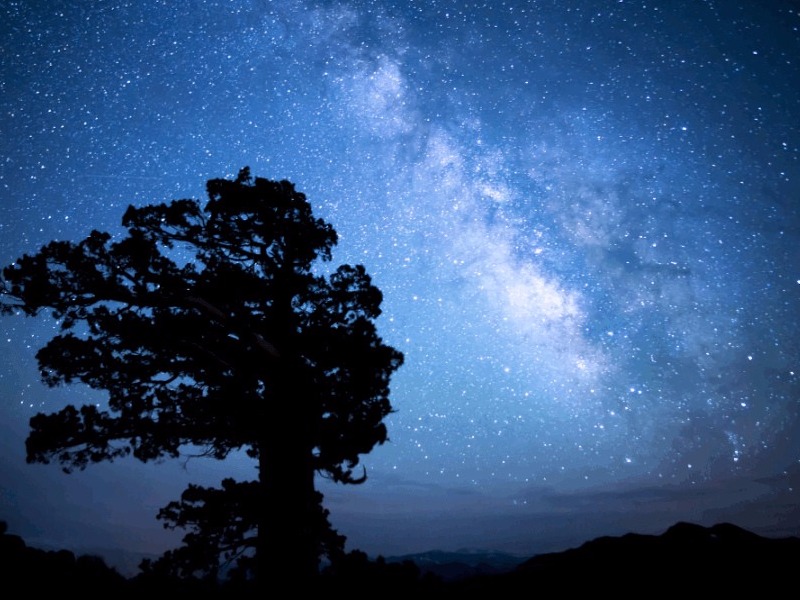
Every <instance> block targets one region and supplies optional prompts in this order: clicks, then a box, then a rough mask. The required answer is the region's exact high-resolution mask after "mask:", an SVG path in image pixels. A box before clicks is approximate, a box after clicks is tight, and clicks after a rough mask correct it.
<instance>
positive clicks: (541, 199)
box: [0, 0, 800, 562]
mask: <svg viewBox="0 0 800 600" xmlns="http://www.w3.org/2000/svg"><path fill="white" fill-rule="evenodd" d="M0 52H2V55H1V56H2V60H0V190H2V199H1V200H0V207H1V208H2V211H1V212H0V262H1V263H2V264H3V265H5V264H9V263H11V262H12V261H13V260H14V259H16V258H17V257H18V256H20V255H21V254H22V253H26V252H27V253H31V252H35V251H36V250H37V249H38V248H39V247H40V246H41V245H42V244H44V243H46V242H48V241H50V240H53V239H70V240H75V241H77V240H79V239H82V238H83V237H84V236H86V235H87V234H88V233H89V231H91V230H92V229H100V230H107V231H110V232H112V233H115V234H120V233H121V231H122V230H121V227H120V220H121V216H122V213H123V212H124V210H125V208H126V207H127V206H128V205H129V204H131V203H132V204H136V205H143V204H147V203H150V202H162V201H168V200H171V199H176V198H198V199H203V197H204V190H205V182H206V180H208V179H211V178H217V177H233V176H235V175H236V173H237V172H238V171H239V169H240V168H242V167H244V166H246V165H249V166H250V167H251V170H252V172H253V174H254V175H256V176H260V177H266V178H269V179H289V180H291V181H293V182H294V183H295V184H296V186H297V188H298V189H299V190H301V191H303V192H304V193H306V194H307V196H308V198H309V201H310V202H311V204H312V206H313V208H314V211H315V214H316V215H317V216H320V217H322V218H324V219H325V220H327V221H329V222H330V223H331V224H333V226H334V227H335V229H336V230H337V231H338V233H339V236H340V242H339V245H338V246H337V248H336V251H335V253H334V262H335V263H337V264H338V263H361V264H364V265H365V266H366V268H367V270H368V272H369V273H370V274H371V275H372V276H373V278H374V282H375V283H376V284H377V285H378V286H379V287H380V288H381V290H382V291H383V292H384V305H383V307H384V314H383V315H382V316H381V317H380V319H379V321H378V326H379V331H380V333H381V335H382V336H383V337H384V339H385V340H386V341H387V342H388V343H390V344H391V345H393V346H395V347H396V348H398V349H399V350H401V351H402V352H403V353H404V354H405V358H406V362H405V365H404V366H403V367H402V368H401V369H400V370H399V371H398V372H397V373H396V374H395V376H394V378H393V380H392V403H393V406H394V408H395V410H396V412H395V413H394V414H392V415H391V416H390V417H389V418H388V420H387V425H388V428H389V435H390V438H391V440H390V442H389V443H387V444H385V445H384V446H381V447H379V448H376V449H375V450H374V451H373V452H372V453H371V454H369V455H367V456H365V457H364V461H363V462H364V464H365V465H366V467H367V469H368V476H369V480H368V481H367V483H365V484H364V485H362V486H334V485H333V484H331V483H330V482H327V481H320V482H319V486H320V489H321V490H322V491H323V492H324V494H325V497H326V506H327V507H328V508H329V509H330V510H331V513H332V514H331V520H332V521H333V523H334V525H335V526H336V527H338V528H339V530H340V532H341V533H343V534H345V535H346V536H347V537H348V548H351V549H352V548H359V549H362V550H365V551H367V552H369V553H372V554H378V553H383V554H401V553H405V552H417V551H424V550H429V549H433V548H440V549H450V550H453V549H457V548H462V547H473V548H489V549H495V550H503V551H508V552H512V553H517V554H520V555H527V556H529V555H532V554H535V553H537V552H544V551H550V550H560V549H564V548H566V547H568V546H570V545H576V544H578V543H580V542H582V541H585V540H587V539H589V538H591V537H596V536H597V535H616V534H621V533H624V532H626V531H631V530H634V531H638V532H642V533H659V532H661V531H663V529H665V528H666V527H667V526H669V525H670V524H672V523H674V522H675V521H677V520H691V521H695V522H699V523H704V524H709V525H710V524H712V523H715V522H719V521H732V522H735V523H737V524H739V525H741V526H744V527H748V528H751V529H753V530H755V531H758V532H759V533H763V534H766V535H790V534H794V535H797V534H800V464H799V463H798V461H799V460H800V414H799V413H800V405H799V404H798V401H799V400H800V394H799V392H800V331H799V329H800V327H799V325H798V316H799V315H800V5H798V3H797V2H794V1H789V0H784V1H778V0H765V1H764V2H749V1H747V2H746V1H744V0H742V1H735V0H724V1H723V0H716V1H713V0H680V1H667V0H604V1H601V0H528V1H505V2H501V1H497V2H494V1H492V2H484V1H482V0H479V1H475V2H465V1H455V0H426V1H424V2H423V1H413V0H408V1H403V2H400V1H397V2H394V1H382V2H378V1H373V2H370V1H358V0H353V1H350V2H346V1H340V2H334V1H322V0H317V1H315V0H276V1H272V2H270V1H266V0H234V1H227V0H225V1H223V0H219V1H212V0H206V1H201V0H194V1H191V2H190V1H187V2H170V1H168V0H161V1H156V0H142V1H128V2H125V1H122V0H97V1H93V2H83V1H78V0H73V1H57V0H55V1H54V0H50V1H47V2H44V1H34V0H31V1H22V0H19V1H4V2H0ZM55 331H56V324H55V323H54V322H53V321H52V320H48V318H47V317H45V316H43V317H42V318H41V319H24V318H22V317H5V318H3V319H2V320H0V348H2V358H3V360H2V362H1V363H0V411H1V412H0V519H4V520H6V521H8V523H9V527H10V530H11V531H12V532H13V533H18V534H21V535H23V536H24V537H25V539H26V541H28V543H29V544H31V545H39V546H43V547H45V546H49V547H59V548H60V547H67V548H72V549H77V550H79V551H84V550H96V549H101V550H102V551H104V552H106V554H107V555H109V556H111V553H112V552H161V551H163V550H165V549H167V548H169V547H173V546H174V545H176V543H177V539H178V537H177V536H176V535H175V534H173V533H171V532H165V531H163V529H162V527H161V525H160V523H158V522H157V521H156V520H155V518H154V517H155V513H156V512H157V510H158V508H159V507H161V506H163V505H164V504H166V503H167V502H168V501H170V500H172V499H174V498H176V497H177V496H178V495H179V494H180V492H181V491H182V489H183V488H184V487H185V486H186V484H187V483H188V482H199V483H203V484H206V485H214V484H217V483H218V482H219V480H220V479H221V478H222V477H224V476H228V475H232V476H235V477H239V478H243V479H244V478H251V477H253V474H254V465H253V464H252V463H251V462H250V461H248V460H247V459H245V458H243V457H234V458H232V459H231V460H229V461H227V462H225V463H214V462H211V461H208V460H203V459H195V458H190V457H186V458H183V459H181V460H179V461H174V462H168V463H164V464H160V465H152V464H148V465H143V464H141V463H136V462H135V461H121V462H119V463H114V464H102V465H96V466H92V467H90V468H89V469H87V470H86V471H84V472H81V473H74V474H71V475H64V474H62V473H61V472H60V470H59V468H58V466H56V465H49V466H43V465H26V464H25V461H24V439H25V437H26V435H27V430H28V419H29V418H30V417H31V416H32V415H33V414H35V413H37V412H39V411H46V412H49V411H55V410H58V409H59V408H61V407H62V406H64V405H65V404H66V403H78V404H83V403H88V402H99V403H102V402H103V396H102V394H100V393H96V392H93V391H91V390H88V389H85V388H82V387H80V386H74V387H68V388H58V389H54V390H51V389H48V388H46V387H45V386H44V385H43V384H42V383H41V382H40V380H39V374H38V371H37V367H36V361H35V358H34V355H35V352H36V350H37V349H38V348H39V347H40V346H41V345H43V344H44V343H45V342H46V341H47V340H48V339H49V337H50V336H52V335H53V334H54V332H55ZM112 562H113V559H112Z"/></svg>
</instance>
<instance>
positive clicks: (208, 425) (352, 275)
mask: <svg viewBox="0 0 800 600" xmlns="http://www.w3.org/2000/svg"><path fill="white" fill-rule="evenodd" d="M207 191H208V197H209V200H208V203H207V204H206V205H205V207H204V208H201V205H200V203H198V202H197V201H195V200H175V201H173V202H171V203H169V204H158V205H149V206H144V207H142V208H134V207H133V206H131V207H129V208H128V210H127V211H126V212H125V215H124V217H123V220H122V223H123V226H124V227H126V228H127V235H126V236H125V237H123V239H120V240H119V241H112V239H111V236H110V235H109V234H108V233H101V232H98V231H92V233H91V234H90V235H89V236H88V237H87V238H86V239H85V240H83V241H82V242H80V243H77V244H76V243H71V242H51V243H49V244H47V245H46V246H44V247H43V248H42V249H41V250H40V251H39V252H38V253H37V254H35V255H33V256H29V255H25V256H23V257H22V258H20V259H19V260H17V261H16V262H15V263H13V264H12V265H10V266H8V267H6V268H5V269H4V270H3V282H2V289H0V311H2V312H3V313H5V314H11V313H20V312H21V313H24V314H26V315H28V316H33V315H37V314H39V313H40V312H42V311H45V310H48V311H52V316H53V317H54V318H56V319H57V320H58V321H59V323H60V327H61V333H60V334H59V335H57V336H55V337H54V338H53V339H52V340H50V341H49V342H48V343H47V344H46V345H45V346H44V347H43V348H41V349H40V350H39V352H38V353H37V359H38V361H39V366H40V369H41V372H42V376H43V379H44V381H45V382H46V383H47V384H48V385H50V386H55V385H58V384H62V383H71V382H73V381H80V382H83V383H85V384H87V385H89V386H91V387H92V388H96V389H100V390H106V391H107V392H108V406H107V408H100V407H97V406H94V405H86V406H81V407H79V408H76V407H74V406H67V407H66V408H64V409H63V410H61V411H59V412H57V413H53V414H41V413H40V414H37V415H36V416H34V417H33V418H32V419H31V433H30V436H29V437H28V440H27V459H28V461H29V462H41V463H48V462H50V461H51V460H55V461H57V462H59V463H60V464H61V465H62V466H63V468H64V470H65V471H67V472H68V471H70V470H71V469H74V468H78V469H83V468H84V467H86V465H87V464H89V463H92V462H98V461H105V460H113V459H115V458H118V457H122V456H126V455H129V454H132V455H133V456H135V457H136V458H138V459H140V460H142V461H150V460H154V459H160V458H163V457H177V456H179V454H180V453H181V451H182V449H185V448H187V447H195V448H198V447H199V448H201V449H202V453H204V454H205V455H207V456H211V457H214V458H217V459H223V458H225V457H227V456H228V455H229V454H230V453H231V452H234V451H237V450H245V451H246V452H247V454H248V455H250V456H251V457H253V458H254V459H256V460H257V465H258V478H257V480H255V481H252V482H234V481H233V480H225V481H223V482H222V487H221V488H218V489H215V488H202V487H198V486H190V487H189V488H188V489H187V490H186V491H185V492H184V494H183V496H182V498H181V500H180V501H178V502H173V503H171V504H170V505H168V506H167V507H165V508H164V509H163V510H162V512H161V513H160V515H159V516H160V517H161V518H163V519H165V520H166V521H167V525H168V526H177V527H187V528H189V530H190V531H189V533H188V534H187V536H186V538H185V540H184V541H185V542H186V544H187V546H186V548H185V549H179V550H177V551H175V553H173V554H172V555H171V556H167V557H166V561H167V562H168V563H169V562H170V559H173V560H172V564H173V566H175V565H177V567H176V568H177V569H179V570H180V569H183V570H184V571H203V570H205V571H207V572H213V570H214V569H215V568H216V566H217V565H218V564H219V562H218V561H219V560H220V559H222V560H232V561H235V560H236V559H237V558H239V557H246V556H248V555H250V556H251V559H250V560H255V565H256V569H255V570H256V572H257V573H259V577H261V578H262V579H263V578H264V575H265V574H268V577H269V576H274V577H283V578H290V577H307V576H309V575H312V574H314V573H316V571H317V568H318V559H319V555H320V553H321V552H324V551H326V550H330V549H331V548H335V547H336V546H337V544H338V545H339V546H340V545H341V538H340V537H338V536H336V535H335V533H334V532H331V531H330V526H329V524H328V521H327V512H326V511H324V510H323V509H322V507H321V505H320V498H321V496H320V495H319V494H318V493H317V492H316V490H315V487H314V474H315V472H319V473H322V474H324V475H326V476H328V477H330V478H332V479H333V480H335V481H339V482H344V483H359V482H361V481H363V480H364V478H365V474H357V473H354V469H355V468H356V467H357V465H358V463H359V455H360V454H364V453H367V452H369V451H370V450H371V449H372V448H373V447H374V446H375V445H376V444H381V443H383V442H384V441H385V440H386V437H387V434H386V428H385V426H384V424H383V419H384V417H385V416H386V415H387V414H388V413H389V412H390V411H391V405H390V403H389V397H388V395H389V380H390V376H391V374H392V373H393V372H394V371H395V370H396V369H397V368H398V367H399V366H400V365H401V363H402V355H401V354H400V353H399V352H398V351H396V350H395V349H394V348H392V347H390V346H388V345H386V344H384V343H383V342H382V340H381V338H380V337H379V336H378V335H377V332H376V328H375V324H374V320H375V319H376V317H378V315H379V314H380V304H381V301H382V295H381V292H380V291H379V290H378V289H377V288H376V287H375V286H374V285H372V283H371V279H370V277H369V276H368V275H367V273H366V271H365V269H364V267H363V266H360V265H358V266H350V265H344V266H340V267H339V268H338V269H336V270H333V271H332V272H331V273H330V274H329V275H323V274H320V272H321V270H319V269H317V270H314V269H313V267H314V266H315V264H316V263H317V261H328V260H330V259H331V250H332V248H333V246H334V245H335V243H336V239H337V238H336V233H335V231H334V230H333V228H332V227H331V225H329V224H327V223H325V222H324V221H322V220H321V219H316V218H314V217H313V215H312V211H311V207H310V205H309V204H308V202H307V201H306V198H305V196H304V195H303V194H301V193H299V192H297V191H295V189H294V186H293V185H292V184H291V183H289V182H287V181H281V182H274V181H269V180H266V179H261V178H256V179H255V180H254V179H253V178H252V177H251V176H250V172H249V170H248V169H243V170H242V171H241V172H240V173H239V175H238V177H237V178H236V179H235V180H225V179H214V180H211V181H209V182H208V184H207ZM252 557H255V558H252Z"/></svg>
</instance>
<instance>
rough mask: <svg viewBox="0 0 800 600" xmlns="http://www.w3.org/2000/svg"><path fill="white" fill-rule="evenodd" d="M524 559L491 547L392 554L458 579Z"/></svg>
mask: <svg viewBox="0 0 800 600" xmlns="http://www.w3.org/2000/svg"><path fill="white" fill-rule="evenodd" d="M523 560H524V559H523V558H520V557H519V556H514V555H512V554H506V553H504V552H493V551H489V550H457V551H455V552H444V551H441V550H431V551H429V552H422V553H419V554H405V555H403V556H391V557H388V558H387V559H386V562H388V563H402V562H405V561H411V562H413V563H414V564H416V565H417V567H419V570H420V571H421V572H422V573H433V574H434V575H436V576H437V577H439V578H441V579H442V581H455V580H458V579H466V578H468V577H476V576H479V575H495V574H499V573H507V572H509V571H511V570H513V569H514V568H516V567H517V566H518V565H519V564H520V563H521V562H522V561H523Z"/></svg>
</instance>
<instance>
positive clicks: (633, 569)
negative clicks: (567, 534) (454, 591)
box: [457, 523, 800, 595]
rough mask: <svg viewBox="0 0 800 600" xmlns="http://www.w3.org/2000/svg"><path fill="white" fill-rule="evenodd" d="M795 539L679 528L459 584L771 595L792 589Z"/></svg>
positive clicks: (599, 543) (606, 540)
mask: <svg viewBox="0 0 800 600" xmlns="http://www.w3.org/2000/svg"><path fill="white" fill-rule="evenodd" d="M798 565H800V538H795V537H791V538H783V539H772V538H765V537H762V536H759V535H756V534H755V533H752V532H749V531H746V530H744V529H742V528H740V527H737V526H735V525H731V524H729V523H722V524H718V525H714V526H713V527H702V526H700V525H694V524H691V523H678V524H676V525H673V526H672V527H670V528H669V529H668V530H667V531H666V532H665V533H663V534H661V535H640V534H635V533H629V534H627V535H623V536H621V537H601V538H597V539H595V540H592V541H590V542H586V543H585V544H583V545H582V546H580V547H579V548H573V549H570V550H566V551H564V552H557V553H550V554H542V555H539V556H535V557H534V558H531V559H530V560H527V561H525V562H524V563H522V564H521V565H519V567H518V568H517V569H516V570H514V571H513V572H512V573H508V574H506V575H501V576H495V577H478V578H473V579H470V580H468V581H464V582H459V583H458V584H457V588H458V589H460V590H462V591H466V590H470V591H486V592H489V591H492V592H497V591H503V590H508V591H509V592H510V591H511V590H518V589H520V587H521V586H522V588H523V589H532V590H536V589H539V590H551V589H556V588H557V589H559V590H561V591H562V592H563V591H570V590H579V591H586V590H606V591H613V592H616V593H623V594H626V595H638V594H643V595H650V594H653V593H656V592H659V593H663V592H664V591H665V590H666V591H670V592H673V593H676V592H677V593H683V592H691V591H692V590H696V589H703V590H709V591H715V592H722V591H725V592H737V593H742V592H744V591H745V590H752V591H758V592H760V593H763V592H766V591H774V592H776V593H777V592H778V591H779V590H783V589H784V588H785V587H786V586H791V587H790V588H789V589H793V588H794V587H795V585H796V582H797V576H796V570H797V566H798Z"/></svg>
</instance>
